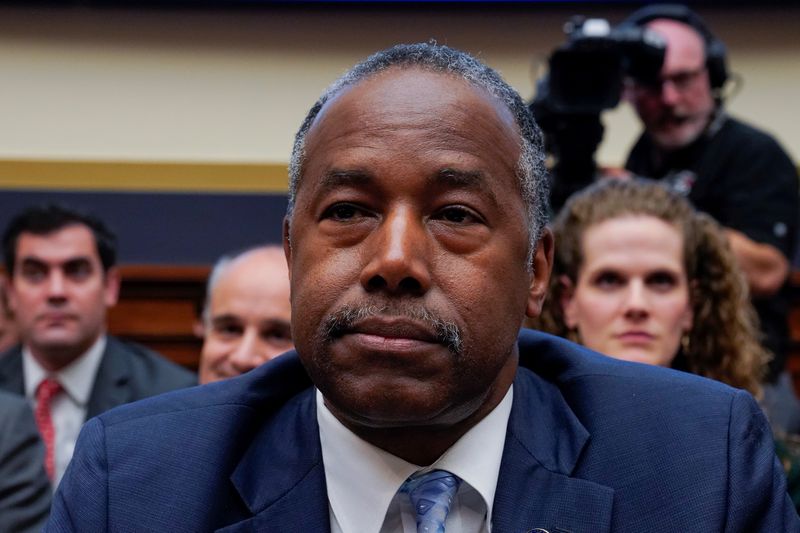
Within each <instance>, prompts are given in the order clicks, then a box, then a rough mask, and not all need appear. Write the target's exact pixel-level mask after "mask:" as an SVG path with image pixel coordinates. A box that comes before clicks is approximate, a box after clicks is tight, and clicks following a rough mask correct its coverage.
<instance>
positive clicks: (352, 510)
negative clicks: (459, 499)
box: [316, 385, 513, 531]
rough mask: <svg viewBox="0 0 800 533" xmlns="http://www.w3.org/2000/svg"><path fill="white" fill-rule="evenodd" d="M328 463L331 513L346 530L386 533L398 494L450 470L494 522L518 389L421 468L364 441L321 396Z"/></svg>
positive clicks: (321, 426) (319, 416)
mask: <svg viewBox="0 0 800 533" xmlns="http://www.w3.org/2000/svg"><path fill="white" fill-rule="evenodd" d="M316 402H317V421H318V423H319V433H320V442H321V445H322V460H323V463H324V464H325V481H326V483H327V486H328V500H329V502H330V506H331V510H332V512H333V514H334V516H335V517H336V520H337V521H338V522H339V525H340V526H341V529H342V531H380V529H381V525H382V524H383V521H384V519H385V517H386V511H387V510H388V508H389V504H390V503H391V501H392V498H394V495H395V493H396V492H397V490H398V489H399V488H400V486H401V485H402V484H403V482H404V481H405V480H406V479H408V477H409V476H410V475H411V474H413V473H415V472H417V471H422V472H427V471H430V470H436V469H442V470H447V471H449V472H451V473H453V474H455V475H457V476H458V477H460V478H461V479H462V480H463V481H465V482H466V483H468V484H469V485H470V486H472V487H473V488H474V489H475V490H476V491H477V492H478V493H479V494H480V495H481V497H482V498H483V500H484V502H485V503H486V510H487V517H486V518H487V522H488V523H491V518H492V505H493V503H494V494H495V489H496V488H497V477H498V475H499V472H500V462H501V461H502V458H503V446H504V443H505V437H506V426H507V425H508V418H509V415H510V413H511V404H512V402H513V385H512V386H511V387H510V388H509V390H508V392H507V393H506V395H505V397H504V398H503V400H502V401H501V402H500V403H499V404H498V405H497V406H496V407H495V408H494V409H493V410H492V411H491V412H490V413H489V414H488V415H486V417H484V418H483V420H481V421H480V422H478V424H476V425H475V426H474V427H473V428H472V429H470V430H469V431H468V432H467V433H465V434H464V436H462V437H461V438H460V439H459V440H458V441H457V442H456V443H455V444H454V445H453V446H451V447H450V449H448V450H447V451H446V452H445V453H444V454H443V455H442V456H441V457H440V458H439V459H438V460H436V462H434V463H433V464H432V465H430V466H428V467H425V468H420V467H419V466H417V465H414V464H412V463H409V462H407V461H404V460H403V459H400V458H399V457H396V456H394V455H392V454H390V453H388V452H385V451H384V450H382V449H380V448H378V447H376V446H373V445H372V444H370V443H368V442H366V441H364V440H362V439H361V438H359V437H358V436H356V435H355V434H354V433H353V432H352V431H350V430H349V429H348V428H346V427H345V426H344V425H343V424H342V423H341V422H339V420H338V419H337V418H336V417H335V416H334V415H333V414H332V413H331V412H330V410H328V408H327V407H326V406H325V402H324V399H323V397H322V394H321V393H320V392H319V391H317V393H316Z"/></svg>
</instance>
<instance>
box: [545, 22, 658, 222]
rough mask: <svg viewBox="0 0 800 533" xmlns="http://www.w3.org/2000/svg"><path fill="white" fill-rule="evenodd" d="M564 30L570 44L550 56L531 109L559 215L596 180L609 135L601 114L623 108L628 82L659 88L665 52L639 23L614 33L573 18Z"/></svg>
mask: <svg viewBox="0 0 800 533" xmlns="http://www.w3.org/2000/svg"><path fill="white" fill-rule="evenodd" d="M564 31H565V33H566V34H567V42H566V43H564V44H562V45H561V46H559V47H558V48H557V49H556V50H555V51H554V52H553V53H552V54H551V55H550V58H549V60H548V63H549V71H548V74H547V75H545V76H544V77H542V78H541V79H539V80H538V81H537V85H536V87H537V89H536V97H535V98H534V100H533V102H531V104H530V107H531V110H532V112H533V115H534V117H536V121H537V122H538V123H539V126H540V127H541V128H542V131H543V132H544V138H545V147H546V150H547V152H548V153H549V154H550V156H551V187H550V203H551V207H552V208H553V209H555V210H557V209H559V208H560V207H561V206H562V205H563V203H564V202H565V201H566V199H567V198H568V197H569V196H570V195H571V194H572V193H573V192H575V191H577V190H579V189H581V188H583V187H585V186H586V185H589V184H590V183H591V182H592V181H593V180H594V178H595V173H596V170H597V165H596V164H595V159H594V154H595V152H596V150H597V147H598V146H599V145H600V142H601V141H602V139H603V132H604V128H603V124H602V122H601V121H600V114H601V113H602V112H603V111H605V110H607V109H612V108H614V107H616V106H617V105H618V104H619V101H620V96H621V94H622V87H623V83H624V80H625V78H626V77H628V76H630V77H632V78H634V79H636V80H637V81H638V82H640V83H652V84H656V83H658V78H659V75H660V72H661V66H662V64H663V62H664V53H665V51H666V42H665V41H664V39H663V38H662V37H661V36H660V35H658V34H657V33H655V32H652V31H650V30H648V29H646V28H643V27H641V26H637V25H634V24H621V25H619V26H617V27H615V28H612V27H611V25H610V24H609V23H608V21H606V20H604V19H584V18H583V17H573V18H572V19H570V21H569V22H568V23H567V24H566V25H565V27H564Z"/></svg>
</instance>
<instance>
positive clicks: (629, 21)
mask: <svg viewBox="0 0 800 533" xmlns="http://www.w3.org/2000/svg"><path fill="white" fill-rule="evenodd" d="M655 19H670V20H676V21H678V22H682V23H684V24H686V25H687V26H691V27H692V28H694V30H695V31H696V32H697V33H699V34H700V35H701V36H702V37H703V40H704V41H705V45H706V69H707V70H708V79H709V82H710V83H711V88H712V89H713V90H717V89H720V88H722V86H723V85H725V82H726V81H727V80H728V77H729V74H728V66H727V50H726V48H725V43H723V42H722V41H720V40H719V39H717V38H716V37H715V36H714V34H713V33H711V30H709V29H708V26H707V25H706V23H705V22H704V21H703V19H702V18H700V15H698V14H697V13H695V12H694V11H692V10H691V9H689V8H688V7H686V6H684V5H681V4H653V5H649V6H645V7H643V8H641V9H638V10H637V11H635V12H634V13H633V14H631V15H630V16H629V17H628V18H626V19H625V20H624V21H623V22H622V23H621V24H620V27H626V26H636V27H642V26H644V25H645V24H647V23H648V22H650V21H652V20H655Z"/></svg>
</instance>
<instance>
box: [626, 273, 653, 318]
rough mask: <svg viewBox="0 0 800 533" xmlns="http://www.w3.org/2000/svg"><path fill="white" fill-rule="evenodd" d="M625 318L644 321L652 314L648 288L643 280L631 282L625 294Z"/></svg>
mask: <svg viewBox="0 0 800 533" xmlns="http://www.w3.org/2000/svg"><path fill="white" fill-rule="evenodd" d="M624 305H625V316H626V317H628V318H631V319H634V320H636V319H643V318H646V317H647V316H648V315H649V314H650V302H649V297H648V293H647V287H645V285H644V283H643V282H642V281H641V280H634V281H631V282H630V283H629V285H628V290H627V292H626V294H625V302H624Z"/></svg>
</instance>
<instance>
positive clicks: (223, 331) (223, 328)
mask: <svg viewBox="0 0 800 533" xmlns="http://www.w3.org/2000/svg"><path fill="white" fill-rule="evenodd" d="M214 331H216V332H217V333H218V334H219V335H222V336H225V337H238V336H240V335H241V334H242V331H243V329H242V327H241V326H239V325H236V324H217V325H215V326H214Z"/></svg>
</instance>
